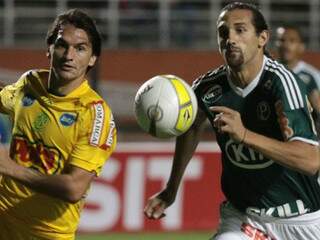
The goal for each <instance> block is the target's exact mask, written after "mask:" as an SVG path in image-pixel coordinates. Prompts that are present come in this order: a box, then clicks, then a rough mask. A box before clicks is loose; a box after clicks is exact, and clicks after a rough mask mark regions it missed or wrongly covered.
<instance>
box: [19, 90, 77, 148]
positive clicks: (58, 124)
mask: <svg viewBox="0 0 320 240" xmlns="http://www.w3.org/2000/svg"><path fill="white" fill-rule="evenodd" d="M78 128H79V126H78V114H77V113H76V112H74V111H68V110H66V111H64V108H63V104H59V103H58V104H57V103H50V102H48V103H44V102H41V101H38V100H37V99H35V98H33V97H32V96H31V95H24V96H22V97H21V99H20V100H19V102H18V104H16V109H15V116H14V126H13V135H19V136H23V137H25V138H26V139H27V140H28V141H30V142H38V141H41V142H42V143H43V144H44V145H46V146H49V147H51V146H57V147H58V148H60V147H61V148H62V149H65V150H67V149H71V148H72V145H73V143H74V142H75V141H76V139H77V129H78ZM67 152H68V150H67Z"/></svg>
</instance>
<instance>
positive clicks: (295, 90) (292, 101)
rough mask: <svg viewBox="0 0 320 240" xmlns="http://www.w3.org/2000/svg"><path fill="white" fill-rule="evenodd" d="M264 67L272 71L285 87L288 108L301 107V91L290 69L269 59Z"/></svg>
mask: <svg viewBox="0 0 320 240" xmlns="http://www.w3.org/2000/svg"><path fill="white" fill-rule="evenodd" d="M265 68H266V70H268V71H270V72H274V73H275V74H276V75H277V76H278V77H279V78H280V80H281V83H282V85H283V87H284V89H285V93H286V96H287V99H288V103H289V105H290V109H291V110H294V109H299V108H303V106H304V105H303V99H302V94H301V91H300V89H299V87H298V84H297V82H296V79H295V77H294V76H293V75H292V74H291V73H290V71H288V70H286V69H285V68H284V67H283V66H281V65H280V64H277V63H276V62H274V61H271V60H270V59H268V61H267V63H266V66H265Z"/></svg>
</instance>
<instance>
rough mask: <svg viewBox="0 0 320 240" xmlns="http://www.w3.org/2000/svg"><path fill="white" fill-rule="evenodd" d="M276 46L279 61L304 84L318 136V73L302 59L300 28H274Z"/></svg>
mask: <svg viewBox="0 0 320 240" xmlns="http://www.w3.org/2000/svg"><path fill="white" fill-rule="evenodd" d="M276 47H277V55H278V57H279V61H280V62H281V63H283V64H284V65H286V66H287V67H288V68H289V69H290V70H292V71H293V72H294V73H295V74H297V75H298V76H299V78H300V79H301V80H302V81H303V82H304V83H305V84H306V87H307V91H308V99H309V101H310V103H311V107H312V108H313V111H312V116H313V119H314V121H315V126H316V129H317V133H318V137H319V136H320V73H319V71H318V70H317V69H316V68H315V67H313V66H311V65H310V64H308V63H306V62H305V61H303V60H302V56H303V54H304V52H305V49H306V47H305V43H304V41H303V36H302V34H301V32H300V30H299V29H298V28H297V27H295V26H290V25H287V26H281V27H278V28H277V30H276Z"/></svg>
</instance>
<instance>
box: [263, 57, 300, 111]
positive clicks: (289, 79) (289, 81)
mask: <svg viewBox="0 0 320 240" xmlns="http://www.w3.org/2000/svg"><path fill="white" fill-rule="evenodd" d="M267 64H270V65H271V66H272V67H273V68H276V69H278V70H279V71H280V73H281V74H282V75H284V77H285V79H286V83H287V84H288V85H289V89H290V93H291V95H292V98H293V101H294V105H295V108H299V107H301V105H299V103H298V98H299V96H297V95H295V93H297V92H298V91H295V89H296V88H294V86H293V85H295V87H297V86H296V84H294V83H293V82H295V81H294V80H293V79H294V77H293V76H292V74H291V75H289V74H288V71H287V70H285V69H282V68H281V66H279V64H276V62H268V63H267ZM275 73H276V74H277V75H278V73H277V72H275Z"/></svg>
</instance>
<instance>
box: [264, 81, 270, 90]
mask: <svg viewBox="0 0 320 240" xmlns="http://www.w3.org/2000/svg"><path fill="white" fill-rule="evenodd" d="M263 86H264V88H265V89H266V90H268V91H269V90H271V87H272V81H271V79H269V80H267V81H266V82H265V83H264V85H263Z"/></svg>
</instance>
